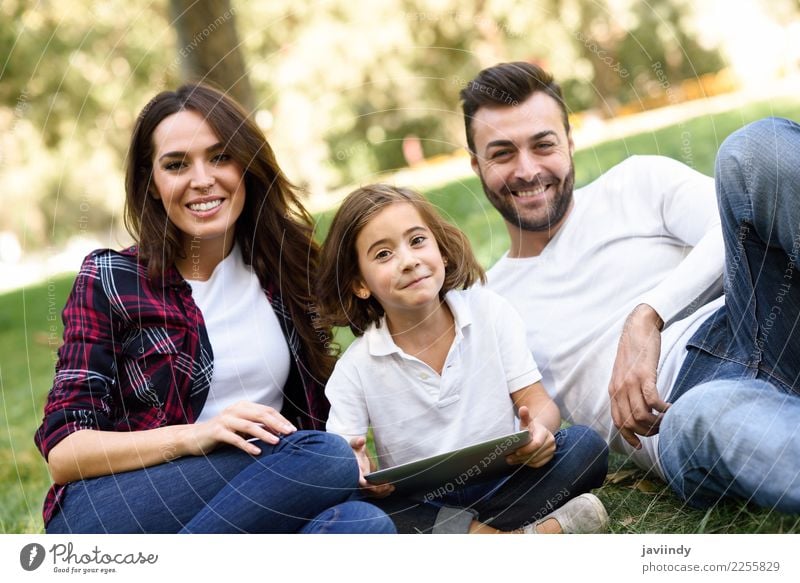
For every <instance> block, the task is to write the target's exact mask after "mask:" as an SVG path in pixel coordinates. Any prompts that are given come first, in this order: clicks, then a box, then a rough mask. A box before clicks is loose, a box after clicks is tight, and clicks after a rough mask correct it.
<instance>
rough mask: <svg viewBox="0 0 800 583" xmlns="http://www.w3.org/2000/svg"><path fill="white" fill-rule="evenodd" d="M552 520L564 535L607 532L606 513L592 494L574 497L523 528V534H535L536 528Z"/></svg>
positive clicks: (601, 504)
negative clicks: (559, 526)
mask: <svg viewBox="0 0 800 583" xmlns="http://www.w3.org/2000/svg"><path fill="white" fill-rule="evenodd" d="M550 518H554V519H555V520H557V521H558V524H559V525H561V532H563V533H564V534H592V533H598V532H607V531H608V513H607V512H606V509H605V506H603V503H602V502H600V499H599V498H598V497H597V496H595V495H594V494H581V495H580V496H576V497H575V498H573V499H572V500H570V501H569V502H567V503H566V504H564V505H563V506H562V507H561V508H558V509H557V510H554V511H553V512H551V513H550V514H548V515H547V516H545V517H544V518H542V519H541V520H537V521H536V522H534V523H533V524H530V525H528V526H526V527H525V528H524V532H525V534H536V526H537V525H539V524H541V523H543V522H544V521H545V520H549V519H550Z"/></svg>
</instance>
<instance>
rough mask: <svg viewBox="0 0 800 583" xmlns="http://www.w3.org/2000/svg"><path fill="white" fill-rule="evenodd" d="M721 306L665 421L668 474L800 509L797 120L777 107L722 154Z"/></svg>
mask: <svg viewBox="0 0 800 583" xmlns="http://www.w3.org/2000/svg"><path fill="white" fill-rule="evenodd" d="M716 181H717V198H718V201H719V208H720V215H721V219H722V231H723V237H724V240H725V277H724V287H725V306H724V307H723V308H720V310H718V311H717V312H716V313H714V314H713V315H712V316H711V317H710V318H709V319H708V320H707V321H706V322H704V323H703V325H702V326H701V327H700V329H698V331H697V332H696V333H695V335H694V336H693V337H692V339H691V341H690V342H689V343H688V345H687V351H688V355H687V358H686V361H685V362H684V365H683V367H682V369H681V371H680V373H679V376H678V380H677V381H676V385H675V388H674V390H673V393H672V399H673V401H674V403H673V405H672V407H671V408H670V409H669V410H668V411H667V413H666V414H665V416H664V420H663V421H662V424H661V430H660V441H659V458H660V460H661V464H662V467H663V469H664V472H665V474H666V476H667V478H668V481H669V483H670V485H671V486H672V488H673V490H675V492H676V493H678V495H680V496H681V497H682V498H684V499H686V500H687V501H688V502H689V503H690V504H692V505H695V506H701V507H702V506H708V505H709V504H712V503H714V502H715V501H716V500H718V499H719V498H720V497H722V496H725V495H728V496H736V497H740V498H744V499H747V500H750V501H752V502H754V503H756V504H758V505H761V506H766V507H774V508H777V509H780V510H783V511H787V512H798V511H800V464H798V461H799V460H800V439H798V437H800V429H798V426H800V423H799V422H800V383H798V376H800V274H798V265H797V261H798V257H799V256H800V126H798V125H797V124H796V123H794V122H791V121H788V120H783V119H776V118H770V119H766V120H761V121H759V122H756V123H753V124H751V125H749V126H747V127H745V128H743V129H742V130H739V131H738V132H736V133H734V134H733V135H731V136H730V137H729V138H728V139H727V140H726V141H725V142H724V143H723V145H722V147H721V148H720V151H719V155H718V157H717V168H716Z"/></svg>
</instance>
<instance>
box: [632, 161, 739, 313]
mask: <svg viewBox="0 0 800 583" xmlns="http://www.w3.org/2000/svg"><path fill="white" fill-rule="evenodd" d="M636 158H637V159H639V162H640V164H641V172H637V173H636V175H637V179H636V181H637V183H640V181H641V180H642V179H644V180H645V181H646V182H645V187H646V188H648V190H649V191H650V192H652V193H654V194H655V196H654V197H653V199H652V202H653V204H655V205H656V209H655V210H656V212H659V213H660V214H661V219H662V222H663V225H664V229H665V231H666V234H669V235H671V236H672V237H674V238H675V239H677V240H678V241H680V242H682V243H683V244H685V245H687V246H690V247H692V250H691V251H690V252H689V253H688V255H687V256H686V257H685V258H684V259H683V261H682V262H681V263H680V264H679V265H678V266H677V267H676V268H675V269H673V270H672V271H671V272H670V273H669V275H667V277H665V278H664V279H663V280H662V281H661V282H660V283H659V284H658V285H657V286H656V287H654V288H653V289H652V290H650V291H649V292H647V293H646V294H644V296H643V297H642V298H641V303H645V304H648V305H649V306H651V307H652V308H653V309H655V311H656V312H658V315H659V316H661V319H662V320H664V322H665V324H667V325H668V324H669V322H671V321H675V320H678V319H681V318H684V317H686V316H688V315H689V314H690V313H692V312H694V311H695V310H696V309H697V308H699V307H700V306H702V305H704V304H705V303H707V302H708V301H709V300H710V299H712V298H713V297H716V296H719V295H721V294H722V273H723V269H724V262H725V252H724V244H723V240H722V229H721V226H720V217H719V210H718V208H717V198H716V193H715V189H714V180H713V179H712V178H710V177H708V176H705V175H703V174H701V173H699V172H697V171H696V170H694V169H692V168H690V167H688V166H686V165H685V164H682V163H680V162H678V161H676V160H672V159H670V158H666V157H663V156H637V157H636ZM631 188H642V186H641V184H640V185H639V186H635V185H631Z"/></svg>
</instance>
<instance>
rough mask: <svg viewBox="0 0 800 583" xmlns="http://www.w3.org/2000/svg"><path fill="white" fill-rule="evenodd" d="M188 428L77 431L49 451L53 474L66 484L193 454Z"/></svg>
mask: <svg viewBox="0 0 800 583" xmlns="http://www.w3.org/2000/svg"><path fill="white" fill-rule="evenodd" d="M188 430H189V426H188V425H173V426H168V427H159V428H157V429H149V430H144V431H131V432H116V431H96V430H88V429H87V430H83V431H77V432H75V433H71V434H70V435H68V436H67V437H65V438H64V439H63V440H62V441H60V442H59V443H58V444H57V445H56V446H55V447H54V448H53V449H52V450H51V451H50V454H49V455H48V460H47V461H48V466H49V468H50V474H51V476H52V477H53V481H55V482H56V483H58V484H66V483H68V482H74V481H76V480H81V479H84V478H94V477H98V476H107V475H110V474H115V473H120V472H126V471H130V470H137V469H141V468H146V467H150V466H155V465H158V464H162V463H164V462H167V461H170V460H173V459H175V458H178V457H181V456H184V455H188V454H190V453H191V451H190V448H189V447H188V444H189V443H190V442H189V440H188Z"/></svg>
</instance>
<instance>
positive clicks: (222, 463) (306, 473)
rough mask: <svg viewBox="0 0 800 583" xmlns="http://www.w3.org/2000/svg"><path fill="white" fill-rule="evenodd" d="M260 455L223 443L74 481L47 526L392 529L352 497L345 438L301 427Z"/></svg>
mask: <svg viewBox="0 0 800 583" xmlns="http://www.w3.org/2000/svg"><path fill="white" fill-rule="evenodd" d="M256 444H257V445H258V447H259V448H261V454H260V455H258V456H251V455H249V454H247V453H245V452H243V451H242V450H240V449H238V448H234V447H221V448H219V449H218V450H215V451H214V452H212V453H210V454H209V455H207V456H196V457H195V456H188V457H183V458H179V459H177V460H174V461H172V462H168V463H165V464H161V465H158V466H152V467H149V468H145V469H142V470H136V471H132V472H125V473H121V474H116V475H111V476H103V477H99V478H92V479H87V480H81V481H79V482H74V483H72V484H69V485H68V486H67V490H66V495H65V497H64V500H63V501H62V503H61V504H60V507H59V510H58V512H57V513H56V514H55V515H54V516H53V518H52V519H51V520H50V522H49V523H48V525H47V532H48V533H101V532H107V533H177V532H193V533H237V532H238V533H241V532H256V533H293V532H299V531H302V532H306V533H314V532H351V533H362V532H367V533H369V532H393V531H394V528H393V526H392V524H391V521H390V520H389V519H388V518H387V517H386V515H385V514H383V513H382V512H381V511H380V510H378V509H377V508H375V507H373V506H370V505H368V504H366V503H364V502H353V501H349V499H350V497H351V495H352V494H353V492H354V491H355V489H356V488H357V486H358V466H357V463H356V460H355V457H354V456H353V452H352V451H351V449H350V447H349V445H348V444H347V443H346V442H345V440H344V439H342V438H341V437H338V436H336V435H332V434H329V433H322V432H318V431H298V432H296V433H293V434H291V435H289V436H287V437H284V438H281V440H280V442H279V443H278V444H277V445H274V446H273V445H269V444H266V443H264V442H256Z"/></svg>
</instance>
